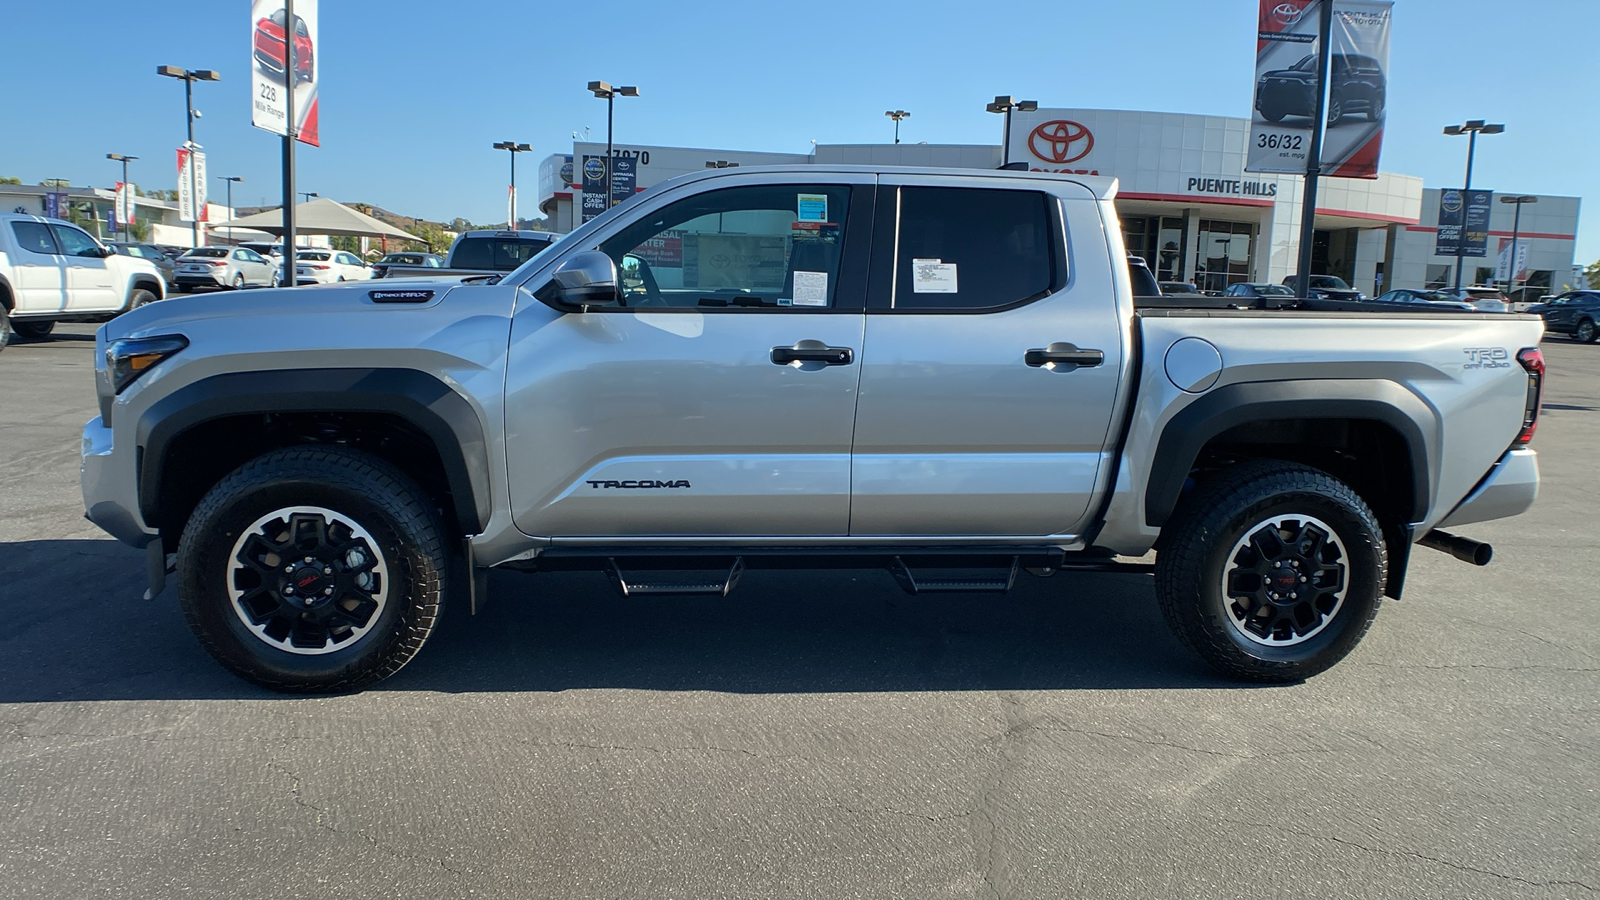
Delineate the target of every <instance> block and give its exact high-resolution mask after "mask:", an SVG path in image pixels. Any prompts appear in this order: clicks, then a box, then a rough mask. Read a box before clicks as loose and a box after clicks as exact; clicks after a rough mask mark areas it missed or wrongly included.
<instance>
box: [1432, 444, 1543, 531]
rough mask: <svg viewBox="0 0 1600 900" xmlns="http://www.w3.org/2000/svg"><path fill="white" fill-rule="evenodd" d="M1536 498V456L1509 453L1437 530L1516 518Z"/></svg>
mask: <svg viewBox="0 0 1600 900" xmlns="http://www.w3.org/2000/svg"><path fill="white" fill-rule="evenodd" d="M1538 496H1539V454H1538V453H1536V452H1534V451H1532V450H1526V449H1524V450H1508V451H1506V455H1504V456H1502V457H1500V461H1499V462H1496V463H1495V464H1494V468H1492V469H1490V470H1489V474H1487V475H1485V476H1484V477H1483V481H1481V482H1479V483H1478V486H1477V487H1476V488H1474V489H1473V491H1472V493H1470V494H1468V495H1467V498H1466V499H1465V500H1462V501H1461V502H1460V503H1459V504H1457V505H1456V508H1455V509H1454V510H1452V511H1451V512H1450V515H1448V516H1445V517H1444V520H1443V521H1442V522H1440V523H1439V526H1438V527H1440V528H1451V527H1454V526H1456V525H1469V524H1471V523H1473V522H1487V521H1489V520H1490V519H1505V518H1509V517H1511V516H1519V515H1522V514H1523V513H1525V512H1527V511H1528V508H1529V507H1531V506H1533V501H1534V500H1535V499H1536V498H1537V497H1538Z"/></svg>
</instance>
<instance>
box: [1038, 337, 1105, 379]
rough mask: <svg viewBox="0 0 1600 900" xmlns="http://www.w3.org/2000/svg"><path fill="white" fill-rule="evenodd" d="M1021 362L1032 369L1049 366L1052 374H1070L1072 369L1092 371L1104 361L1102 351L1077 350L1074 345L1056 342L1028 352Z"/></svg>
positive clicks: (1103, 352)
mask: <svg viewBox="0 0 1600 900" xmlns="http://www.w3.org/2000/svg"><path fill="white" fill-rule="evenodd" d="M1022 361H1023V362H1025V363H1027V364H1028V365H1030V366H1033V367H1034V368H1039V367H1042V366H1049V367H1050V371H1052V372H1071V371H1073V370H1074V369H1079V368H1083V369H1092V368H1094V367H1095V366H1098V365H1100V364H1101V363H1104V362H1105V361H1106V354H1105V351H1103V350H1079V349H1078V347H1077V345H1076V344H1068V343H1064V342H1057V343H1054V344H1051V345H1050V346H1048V347H1044V348H1036V349H1033V350H1029V351H1028V352H1027V353H1025V354H1023V355H1022Z"/></svg>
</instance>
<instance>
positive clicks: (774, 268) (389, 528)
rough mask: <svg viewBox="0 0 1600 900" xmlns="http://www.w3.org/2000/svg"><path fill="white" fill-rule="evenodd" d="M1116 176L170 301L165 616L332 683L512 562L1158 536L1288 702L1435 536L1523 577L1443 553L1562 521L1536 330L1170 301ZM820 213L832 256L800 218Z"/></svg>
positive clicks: (887, 554) (1089, 564)
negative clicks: (1539, 501)
mask: <svg viewBox="0 0 1600 900" xmlns="http://www.w3.org/2000/svg"><path fill="white" fill-rule="evenodd" d="M1115 186H1116V181H1115V180H1114V179H1111V178H1099V177H1079V176H1063V175H1056V174H1042V173H1040V174H1034V173H1027V172H1015V171H1008V172H992V173H990V172H983V171H981V170H975V169H963V170H953V169H952V170H941V169H924V168H909V167H905V168H893V167H885V168H877V167H871V168H869V167H848V166H847V167H837V168H835V167H830V166H826V165H806V166H785V167H774V168H754V167H740V168H728V169H708V170H705V171H704V172H703V173H693V174H689V175H683V176H679V177H677V178H673V179H670V180H668V181H664V182H661V183H659V184H656V185H654V186H652V187H651V188H649V189H648V190H646V191H644V192H642V193H639V194H635V195H634V196H633V197H631V198H630V199H628V200H626V201H624V202H623V203H622V204H621V205H619V206H617V207H616V208H615V209H614V210H612V211H611V212H610V213H608V214H607V215H605V216H601V217H598V218H596V219H593V220H591V221H590V222H588V223H586V224H584V225H582V226H580V227H579V228H578V229H577V230H576V231H574V232H572V233H571V234H570V235H568V236H567V237H565V238H563V239H561V240H559V241H557V242H556V243H555V244H554V245H552V246H551V247H550V248H549V249H547V250H545V251H544V252H543V253H541V254H539V255H537V256H534V257H533V258H532V259H530V260H529V261H528V262H526V263H524V264H523V265H522V266H521V267H520V268H518V269H517V270H515V271H513V272H511V273H509V274H507V275H506V276H505V277H504V278H499V279H495V280H494V281H493V282H488V281H468V282H465V283H463V282H462V281H460V280H457V281H456V282H454V283H451V282H448V281H446V280H439V281H423V280H412V281H404V282H390V281H388V280H385V282H384V283H383V284H381V285H373V284H371V283H363V284H349V285H330V286H326V287H319V288H305V289H300V288H293V289H289V290H286V291H278V292H274V293H273V294H272V295H270V296H250V295H245V296H242V297H240V298H238V299H237V301H236V302H231V303H215V302H207V301H205V300H200V299H195V298H184V299H178V300H176V301H168V302H166V303H161V304H156V305H154V306H150V307H146V308H145V309H141V310H137V311H135V312H133V313H132V314H130V315H127V316H123V317H121V318H119V319H116V320H114V321H113V322H111V323H110V324H107V325H106V326H104V327H103V328H102V329H101V331H100V333H99V334H98V335H97V336H96V350H97V352H96V353H95V354H94V359H95V362H96V367H97V371H96V378H95V385H96V391H97V394H98V399H99V415H98V416H96V417H95V418H93V419H92V420H91V421H90V422H89V423H88V424H87V425H86V426H85V427H84V431H83V436H82V440H81V444H80V446H81V454H82V456H81V467H80V471H81V479H82V489H83V497H84V501H85V505H86V508H87V512H88V515H89V518H90V519H91V520H92V521H93V522H95V523H96V524H97V525H99V526H100V527H102V528H104V529H106V530H107V531H108V532H110V533H111V534H112V535H113V536H115V537H117V538H119V539H120V540H122V541H125V542H127V543H129V544H132V545H134V546H136V547H140V548H142V549H144V550H145V553H146V559H147V563H148V564H147V566H146V577H147V578H148V579H149V580H148V585H149V592H150V596H156V595H158V594H160V593H161V590H162V588H163V586H164V585H165V583H166V578H167V574H166V573H167V566H166V563H167V560H168V559H169V558H170V557H169V554H172V553H176V554H177V555H176V573H177V576H176V580H177V581H178V583H179V590H178V592H177V594H178V596H177V600H178V602H179V603H180V604H181V605H182V607H183V609H184V611H185V614H186V618H187V621H188V622H189V624H190V626H191V627H192V628H193V629H194V630H195V632H196V633H197V634H198V635H199V637H200V640H201V643H202V644H203V645H204V646H205V647H206V649H207V650H209V651H210V652H211V653H212V654H213V655H214V656H215V657H216V659H217V660H218V661H219V662H220V663H221V664H222V665H224V666H226V667H227V668H229V669H230V670H231V671H233V672H235V673H237V674H238V675H240V676H241V677H243V678H246V679H249V680H251V681H253V682H255V683H258V684H261V685H265V686H267V687H270V688H274V689H277V690H284V691H296V692H306V691H350V690H355V689H359V688H362V687H365V686H368V685H371V684H373V683H375V682H377V681H379V680H381V679H383V678H385V677H387V676H389V675H391V674H393V673H394V672H396V671H397V670H399V669H400V668H401V667H402V666H404V665H405V664H406V662H407V661H408V660H410V659H411V658H412V657H413V655H414V654H415V653H416V652H417V651H418V649H419V648H421V647H422V646H423V644H424V642H425V641H426V639H427V637H428V635H429V633H430V631H431V630H432V628H433V626H434V623H435V622H436V621H437V620H438V615H439V612H440V609H441V608H449V607H451V606H452V605H454V604H459V605H460V607H462V608H463V609H471V608H474V606H475V604H476V603H477V600H478V598H479V597H480V596H481V595H480V594H479V593H478V592H479V591H480V590H488V589H489V587H486V586H485V585H489V586H492V585H496V584H499V583H500V581H499V579H486V578H484V577H483V576H484V575H485V574H486V572H487V570H488V569H489V568H492V567H505V569H506V570H517V571H522V572H549V571H559V570H562V569H588V570H591V571H596V572H606V573H609V577H610V578H611V580H612V581H613V583H614V584H615V585H616V586H617V587H618V589H619V591H621V592H622V593H623V594H625V595H627V596H630V597H640V598H647V597H652V596H673V595H688V594H706V595H714V596H718V597H721V596H723V595H726V594H727V593H728V591H730V590H732V589H733V588H734V587H735V585H736V583H737V581H738V578H739V574H740V573H741V572H742V571H744V570H745V569H746V568H747V567H750V568H753V567H761V566H765V567H790V568H794V567H823V568H828V567H832V568H861V567H863V566H864V565H871V566H877V565H881V566H883V567H885V568H886V569H888V570H890V571H891V572H893V573H894V576H895V579H896V581H897V582H898V583H899V584H900V585H901V587H902V588H903V589H904V590H906V591H908V592H911V593H920V592H930V591H958V592H962V593H968V594H970V593H972V592H982V591H991V592H1001V591H1005V590H1007V589H1008V588H1010V587H1011V586H1012V585H1013V584H1014V583H1015V581H1016V580H1017V579H1019V578H1023V577H1031V576H1033V575H1039V576H1043V575H1049V574H1054V573H1056V572H1057V571H1058V570H1061V569H1068V570H1088V571H1101V572H1122V573H1127V574H1132V573H1134V572H1137V573H1140V574H1141V575H1148V574H1149V573H1150V572H1151V567H1149V566H1145V565H1136V564H1132V563H1129V562H1127V561H1124V560H1122V559H1119V557H1130V556H1131V557H1138V556H1142V555H1144V554H1145V553H1146V552H1148V551H1150V550H1151V549H1152V548H1157V547H1159V550H1158V551H1157V555H1156V558H1155V563H1154V566H1153V571H1154V579H1153V582H1147V583H1151V584H1153V585H1154V590H1155V596H1156V599H1157V600H1158V602H1159V608H1160V610H1161V612H1162V615H1163V617H1164V618H1165V619H1166V621H1167V622H1168V624H1169V626H1170V627H1171V628H1172V629H1173V630H1174V631H1175V633H1177V634H1178V635H1179V636H1180V637H1181V638H1182V640H1183V643H1184V644H1185V645H1186V646H1188V647H1189V648H1191V649H1192V650H1193V651H1194V652H1195V653H1196V654H1198V655H1199V656H1200V657H1201V658H1203V659H1205V660H1206V661H1207V662H1209V663H1210V664H1211V665H1212V666H1214V667H1216V668H1217V669H1218V670H1220V671H1221V672H1224V673H1226V674H1227V675H1228V676H1229V677H1232V678H1238V679H1244V680H1251V681H1263V682H1285V681H1297V680H1300V679H1303V678H1307V677H1311V676H1313V675H1315V674H1317V673H1318V672H1321V671H1323V670H1325V669H1327V668H1328V667H1329V666H1332V665H1335V664H1336V663H1337V662H1338V661H1339V660H1340V659H1341V658H1343V657H1344V656H1345V655H1346V654H1348V653H1349V652H1350V651H1351V650H1353V649H1354V648H1355V647H1356V646H1357V644H1358V643H1359V641H1360V640H1361V637H1362V635H1363V634H1364V633H1366V631H1367V629H1368V626H1369V625H1370V624H1371V622H1372V621H1373V619H1374V617H1375V615H1376V614H1377V612H1378V608H1379V605H1380V603H1381V599H1382V597H1383V596H1384V595H1385V594H1387V595H1389V596H1398V595H1399V594H1400V593H1401V586H1402V584H1403V582H1404V580H1405V572H1406V566H1407V562H1408V560H1409V559H1410V557H1411V554H1412V552H1413V551H1412V545H1413V544H1420V545H1421V546H1422V547H1429V548H1435V549H1444V550H1447V551H1449V552H1451V553H1452V554H1455V555H1457V556H1458V557H1461V558H1464V559H1470V560H1475V561H1477V562H1479V563H1480V564H1481V563H1486V562H1488V557H1489V555H1490V553H1491V551H1492V548H1489V547H1488V546H1487V545H1485V544H1482V543H1479V542H1476V541H1473V540H1471V539H1469V538H1466V537H1461V536H1457V535H1453V534H1450V533H1447V532H1445V531H1442V530H1440V529H1446V528H1453V527H1456V526H1458V525H1465V524H1468V523H1473V522H1480V521H1485V520H1489V519H1497V518H1503V517H1507V516H1514V515H1517V514H1519V513H1521V512H1523V511H1524V510H1526V509H1527V508H1528V507H1529V506H1530V505H1531V504H1532V503H1533V501H1534V497H1535V495H1536V493H1537V490H1538V482H1539V475H1538V458H1537V454H1536V453H1535V451H1533V450H1532V449H1530V447H1529V443H1530V442H1531V441H1532V439H1533V436H1534V431H1535V429H1536V428H1537V425H1538V416H1539V408H1540V404H1539V398H1540V394H1541V391H1542V386H1543V377H1544V361H1543V356H1542V355H1541V352H1540V350H1539V348H1538V346H1537V345H1538V342H1539V338H1540V336H1541V335H1542V333H1543V327H1542V326H1541V325H1540V323H1538V322H1536V321H1533V319H1532V318H1531V317H1526V316H1484V315H1454V314H1450V315H1439V316H1415V317H1412V316H1393V315H1389V314H1386V313H1381V312H1377V311H1374V310H1372V309H1371V308H1370V307H1368V308H1366V309H1365V310H1361V309H1357V310H1355V311H1344V310H1336V311H1325V312H1316V313H1312V314H1309V315H1308V314H1305V313H1300V312H1294V313H1284V312H1279V311H1276V310H1240V311H1234V312H1231V313H1228V314H1225V315H1218V314H1217V312H1216V310H1215V308H1214V307H1213V308H1196V307H1190V308H1184V307H1181V306H1180V305H1179V304H1178V303H1177V302H1170V301H1176V300H1177V298H1167V299H1168V301H1169V302H1168V303H1167V304H1165V305H1164V307H1163V308H1157V309H1147V310H1143V311H1136V309H1135V307H1134V304H1133V302H1132V298H1131V297H1130V294H1131V293H1133V290H1132V289H1131V285H1130V284H1129V282H1128V276H1129V274H1130V272H1131V270H1132V269H1134V268H1139V269H1143V268H1144V267H1143V266H1137V267H1135V266H1134V264H1133V262H1132V261H1131V260H1129V259H1127V258H1126V256H1120V257H1119V256H1113V255H1112V254H1111V253H1110V252H1109V248H1108V246H1107V242H1105V241H1095V240H1077V241H1074V242H1073V243H1072V244H1071V245H1070V249H1069V247H1068V245H1067V244H1066V242H1065V236H1066V235H1069V234H1074V235H1103V234H1119V233H1121V226H1120V223H1119V222H1118V221H1117V218H1116V211H1115V209H1114V208H1113V206H1112V204H1111V203H1110V202H1108V201H1109V199H1110V197H1111V196H1112V193H1113V191H1114V190H1115ZM823 203H826V210H827V212H826V215H827V218H828V219H829V220H830V221H831V222H833V223H836V226H835V228H830V229H827V230H826V231H822V230H820V229H817V228H808V227H795V226H797V225H798V226H808V225H810V224H812V223H811V222H809V221H802V220H801V219H800V217H799V213H803V212H807V211H808V210H810V209H817V208H820V207H821V206H822V204H823ZM874 209H893V210H897V211H898V212H897V215H895V216H894V217H893V218H892V219H890V220H888V222H887V223H885V221H884V220H883V219H879V220H877V221H878V225H877V226H874V225H873V224H872V223H873V219H872V217H871V212H872V210H874ZM725 221H726V222H728V223H730V224H732V223H737V225H738V227H737V230H735V229H732V228H730V229H728V230H724V229H723V227H722V226H723V223H724V222H725ZM885 225H887V227H885ZM680 247H681V248H682V250H681V252H679V248H680ZM1069 252H1070V257H1069V255H1068V254H1069ZM1067 259H1070V260H1071V266H1070V268H1069V267H1067V266H1064V265H1062V264H1061V261H1064V260H1067ZM630 270H631V271H633V272H634V273H635V274H636V275H637V278H638V282H639V290H637V291H635V290H632V289H631V286H630V285H629V283H628V282H626V281H625V280H624V273H625V272H627V271H630ZM1146 271H1147V270H1146ZM1151 287H1156V285H1155V284H1154V279H1151ZM1156 289H1157V290H1159V288H1158V287H1157V288H1156ZM1349 305H1351V306H1354V305H1355V304H1349ZM930 313H937V314H930ZM1463 348H1469V353H1468V354H1467V355H1466V356H1464V355H1463V353H1462V349H1463ZM974 570H975V571H974ZM642 572H649V573H654V574H649V575H644V576H643V577H641V573H642ZM803 584H805V582H803V581H800V580H792V582H791V586H796V585H803ZM1073 587H1075V588H1078V589H1083V588H1085V587H1087V588H1089V589H1093V588H1094V584H1092V583H1083V582H1080V583H1078V584H1076V585H1074V586H1073ZM1419 608H1420V607H1419ZM526 613H527V614H528V615H537V614H538V613H537V611H536V610H534V609H529V610H527V611H526ZM1421 649H1425V648H1421ZM1382 652H1383V653H1386V654H1391V655H1392V654H1398V653H1404V654H1409V655H1410V656H1414V655H1415V654H1416V653H1418V652H1421V650H1419V648H1417V647H1406V648H1402V649H1396V647H1394V646H1387V647H1386V648H1385V649H1384V650H1383V651H1382Z"/></svg>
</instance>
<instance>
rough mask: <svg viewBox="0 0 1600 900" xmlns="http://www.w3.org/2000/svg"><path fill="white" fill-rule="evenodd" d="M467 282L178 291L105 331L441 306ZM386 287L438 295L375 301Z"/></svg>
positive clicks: (118, 333) (131, 332)
mask: <svg viewBox="0 0 1600 900" xmlns="http://www.w3.org/2000/svg"><path fill="white" fill-rule="evenodd" d="M461 282H462V279H461V278H442V279H437V280H434V279H421V278H419V279H398V278H397V279H395V280H394V281H389V280H387V279H384V280H381V281H347V282H344V283H343V284H324V285H311V286H307V287H294V288H272V289H266V288H262V289H256V290H243V291H212V292H208V293H204V294H175V295H172V296H170V297H169V298H168V299H166V300H162V301H160V302H158V303H149V304H146V305H144V306H141V307H139V308H138V309H135V310H133V311H131V312H127V313H124V314H123V315H120V316H118V317H116V318H115V319H112V320H111V321H109V322H107V323H106V324H104V325H102V326H101V327H100V333H101V334H102V336H103V337H104V339H105V340H106V341H115V340H120V339H122V338H126V337H144V336H147V335H154V334H167V333H171V332H174V331H180V332H181V331H182V330H183V328H184V326H185V325H187V324H189V323H192V322H200V321H209V320H212V319H229V320H233V321H236V322H237V327H238V328H240V329H249V328H251V327H252V325H251V321H252V320H253V319H265V318H269V317H270V318H273V319H278V320H280V321H281V320H282V318H283V317H284V316H285V315H290V316H295V317H300V316H304V317H306V318H307V319H312V318H314V317H316V316H319V315H327V314H330V313H342V314H345V315H348V314H350V313H351V312H355V311H360V310H365V311H368V312H371V313H373V314H375V315H377V314H382V313H384V312H386V311H392V310H399V309H416V308H417V307H419V306H434V305H437V304H439V303H440V302H442V301H443V300H444V296H445V295H446V294H448V293H449V292H450V291H451V290H452V289H455V288H459V287H461ZM384 290H405V291H432V292H433V296H432V297H430V298H428V299H427V300H425V301H421V302H409V303H374V302H373V300H372V298H371V297H370V296H369V293H370V292H372V291H384ZM274 327H280V326H274Z"/></svg>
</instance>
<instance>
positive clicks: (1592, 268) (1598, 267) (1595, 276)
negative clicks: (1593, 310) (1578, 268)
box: [1583, 259, 1600, 288]
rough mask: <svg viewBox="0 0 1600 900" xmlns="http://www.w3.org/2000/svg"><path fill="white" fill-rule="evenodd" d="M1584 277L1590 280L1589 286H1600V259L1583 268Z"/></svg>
mask: <svg viewBox="0 0 1600 900" xmlns="http://www.w3.org/2000/svg"><path fill="white" fill-rule="evenodd" d="M1583 279H1584V280H1585V281H1587V282H1589V287H1592V288H1600V259H1597V260H1595V261H1594V262H1592V263H1589V265H1588V266H1586V267H1585V268H1584V270H1583Z"/></svg>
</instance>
